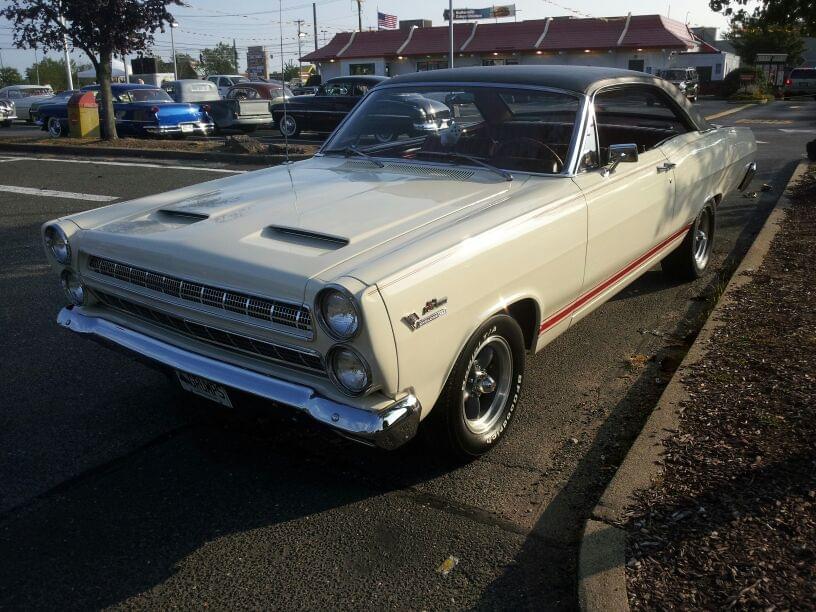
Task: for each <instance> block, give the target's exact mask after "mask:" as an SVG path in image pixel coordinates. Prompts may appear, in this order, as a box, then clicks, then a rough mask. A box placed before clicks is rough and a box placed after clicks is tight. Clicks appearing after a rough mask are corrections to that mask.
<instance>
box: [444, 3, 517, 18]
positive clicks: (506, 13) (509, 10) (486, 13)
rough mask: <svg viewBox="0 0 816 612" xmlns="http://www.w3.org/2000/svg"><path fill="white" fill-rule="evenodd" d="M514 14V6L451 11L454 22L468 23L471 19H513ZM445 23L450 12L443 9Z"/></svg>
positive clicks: (506, 5)
mask: <svg viewBox="0 0 816 612" xmlns="http://www.w3.org/2000/svg"><path fill="white" fill-rule="evenodd" d="M515 14H516V5H515V4H505V5H502V6H489V7H487V8H481V9H470V8H461V9H457V8H455V9H453V20H454V21H468V20H472V19H498V18H499V17H513V16H515ZM442 15H443V17H444V19H445V21H447V20H448V19H449V18H450V11H449V10H447V9H445V12H444V13H443V14H442Z"/></svg>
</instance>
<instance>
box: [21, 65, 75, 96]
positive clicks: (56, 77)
mask: <svg viewBox="0 0 816 612" xmlns="http://www.w3.org/2000/svg"><path fill="white" fill-rule="evenodd" d="M38 68H39V75H40V83H42V84H43V85H46V84H47V85H51V87H52V88H53V89H54V91H62V90H63V89H68V79H67V78H66V76H65V60H55V59H51V58H50V57H45V58H43V59H42V60H41V61H40V62H38V63H36V64H32V65H31V66H30V67H29V68H26V80H27V81H28V82H29V83H36V82H37V69H38ZM71 74H73V75H74V76H73V79H74V82H76V80H77V79H76V65H75V64H74V62H73V60H72V61H71Z"/></svg>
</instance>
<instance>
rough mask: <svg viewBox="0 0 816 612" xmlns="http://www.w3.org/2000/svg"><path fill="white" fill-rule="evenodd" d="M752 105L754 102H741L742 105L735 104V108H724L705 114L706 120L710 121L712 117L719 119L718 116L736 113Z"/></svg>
mask: <svg viewBox="0 0 816 612" xmlns="http://www.w3.org/2000/svg"><path fill="white" fill-rule="evenodd" d="M752 106H756V105H755V104H743V105H742V106H737V107H736V108H729V109H728V110H724V111H722V112H721V113H714V114H713V115H706V117H705V119H706V121H711V120H712V119H719V118H720V117H726V116H728V115H733V114H734V113H738V112H740V111H741V110H745V109H746V108H750V107H752Z"/></svg>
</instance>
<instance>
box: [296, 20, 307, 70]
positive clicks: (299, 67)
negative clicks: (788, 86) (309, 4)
mask: <svg viewBox="0 0 816 612" xmlns="http://www.w3.org/2000/svg"><path fill="white" fill-rule="evenodd" d="M295 23H296V24H297V27H298V33H297V39H298V78H300V73H301V72H303V62H302V61H301V59H300V57H301V56H302V55H303V53H302V51H301V48H300V43H301V41H302V40H303V36H304V34H303V31H302V30H301V26H302V25H303V24H304V23H306V22H305V21H303V20H302V19H298V20H297V21H295Z"/></svg>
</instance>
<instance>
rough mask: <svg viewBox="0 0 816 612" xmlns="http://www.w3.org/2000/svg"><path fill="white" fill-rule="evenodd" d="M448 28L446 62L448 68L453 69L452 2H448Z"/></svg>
mask: <svg viewBox="0 0 816 612" xmlns="http://www.w3.org/2000/svg"><path fill="white" fill-rule="evenodd" d="M448 18H449V19H450V21H449V22H448V28H449V31H450V59H449V60H448V68H453V0H448Z"/></svg>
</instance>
